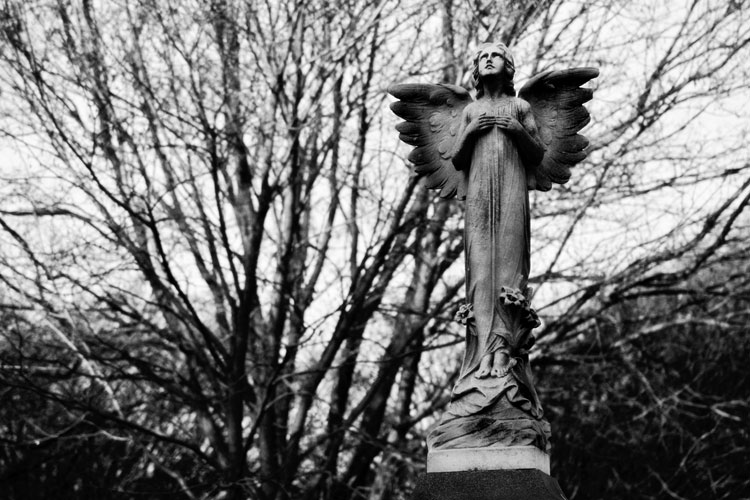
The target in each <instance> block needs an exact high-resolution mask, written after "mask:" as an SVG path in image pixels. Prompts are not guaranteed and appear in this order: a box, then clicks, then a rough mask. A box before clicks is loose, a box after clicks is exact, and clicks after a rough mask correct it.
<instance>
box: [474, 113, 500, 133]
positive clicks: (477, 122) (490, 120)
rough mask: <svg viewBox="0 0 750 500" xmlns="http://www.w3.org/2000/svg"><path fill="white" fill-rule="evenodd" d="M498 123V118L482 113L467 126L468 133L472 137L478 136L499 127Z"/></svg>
mask: <svg viewBox="0 0 750 500" xmlns="http://www.w3.org/2000/svg"><path fill="white" fill-rule="evenodd" d="M496 122H497V118H496V117H494V116H491V115H487V114H485V113H482V114H481V115H479V116H477V117H476V118H474V119H472V120H471V121H470V122H469V124H468V125H467V126H466V131H467V133H469V134H470V135H476V134H478V133H480V132H485V131H487V130H490V129H492V128H493V127H495V126H496V125H497V123H496Z"/></svg>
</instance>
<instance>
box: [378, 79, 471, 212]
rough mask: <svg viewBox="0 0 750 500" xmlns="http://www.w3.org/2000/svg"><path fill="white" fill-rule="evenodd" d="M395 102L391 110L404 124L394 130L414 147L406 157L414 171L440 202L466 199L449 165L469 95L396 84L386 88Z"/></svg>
mask: <svg viewBox="0 0 750 500" xmlns="http://www.w3.org/2000/svg"><path fill="white" fill-rule="evenodd" d="M388 93H390V94H391V95H392V96H393V97H395V98H397V99H399V100H398V101H396V102H394V103H392V104H391V109H392V110H393V112H394V113H396V115H398V116H400V117H401V118H403V119H404V120H406V121H405V122H402V123H399V124H398V125H397V126H396V130H398V131H399V132H400V134H399V138H400V139H401V140H402V141H404V142H405V143H406V144H409V145H411V146H415V147H414V149H413V150H412V152H411V153H410V154H409V161H410V162H412V163H413V164H414V171H415V172H416V173H417V175H419V176H420V177H422V178H423V179H424V182H425V185H426V186H427V187H428V188H430V189H439V190H440V196H441V197H442V198H453V197H456V198H459V199H464V198H466V180H465V174H464V173H463V172H460V171H458V170H456V169H455V168H454V166H453V163H452V162H451V158H450V152H451V149H453V146H454V143H455V141H456V138H457V134H458V130H459V128H460V125H461V117H462V112H463V109H464V107H466V105H467V104H468V103H470V102H471V101H472V98H471V96H470V95H469V92H468V91H466V89H464V88H462V87H458V86H456V85H444V84H438V85H431V84H411V83H406V84H399V85H392V86H391V87H389V88H388Z"/></svg>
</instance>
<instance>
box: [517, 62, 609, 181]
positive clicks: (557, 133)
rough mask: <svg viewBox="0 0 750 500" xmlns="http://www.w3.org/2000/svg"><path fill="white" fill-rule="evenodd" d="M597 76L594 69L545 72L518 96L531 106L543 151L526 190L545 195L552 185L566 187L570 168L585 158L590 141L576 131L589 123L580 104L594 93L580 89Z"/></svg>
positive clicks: (590, 90) (589, 98)
mask: <svg viewBox="0 0 750 500" xmlns="http://www.w3.org/2000/svg"><path fill="white" fill-rule="evenodd" d="M598 75H599V70H598V69H596V68H573V69H566V70H561V71H545V72H544V73H540V74H538V75H536V76H534V77H532V78H531V79H530V80H529V81H528V82H527V83H526V85H524V86H523V88H522V89H521V91H520V92H519V93H518V97H520V98H521V99H523V100H525V101H527V102H528V103H529V104H530V105H531V110H532V113H533V114H534V121H535V122H536V126H537V128H538V129H539V137H540V138H541V140H542V142H543V143H544V146H545V148H546V151H545V153H544V158H543V159H542V161H541V163H540V164H539V165H538V166H537V167H536V169H535V171H534V175H533V178H532V179H530V182H529V188H532V189H538V190H540V191H548V190H549V189H550V188H551V187H552V183H553V182H554V183H557V184H565V183H566V182H567V181H568V179H570V168H571V167H573V166H574V165H575V164H576V163H578V162H580V161H581V160H583V159H584V158H586V155H587V154H588V152H587V151H586V147H587V146H588V145H589V140H588V139H587V138H586V137H584V136H582V135H581V134H579V133H578V131H579V130H581V129H582V128H583V127H585V126H586V124H588V122H589V119H590V118H589V112H588V111H587V110H586V108H584V107H583V103H585V102H587V101H589V100H591V97H592V95H593V94H594V91H593V89H590V88H581V85H583V84H585V83H586V82H588V81H589V80H591V79H592V78H596V77H597V76H598Z"/></svg>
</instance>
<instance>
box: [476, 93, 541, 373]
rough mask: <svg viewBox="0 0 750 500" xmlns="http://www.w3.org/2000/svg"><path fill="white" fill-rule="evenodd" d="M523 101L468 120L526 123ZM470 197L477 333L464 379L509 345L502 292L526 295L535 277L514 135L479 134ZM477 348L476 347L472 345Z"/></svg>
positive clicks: (488, 108)
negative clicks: (492, 118)
mask: <svg viewBox="0 0 750 500" xmlns="http://www.w3.org/2000/svg"><path fill="white" fill-rule="evenodd" d="M521 102H522V101H520V99H517V98H515V97H504V98H501V99H499V100H494V101H490V100H489V99H486V100H482V101H477V102H475V103H473V104H472V105H470V106H471V107H470V108H469V109H468V110H467V116H466V119H467V121H470V120H471V119H473V118H475V116H476V115H478V114H481V113H487V114H494V115H497V116H513V117H515V118H516V119H517V120H518V121H519V122H521V123H523V122H524V116H522V109H521ZM468 170H469V171H468V173H467V174H468V188H467V194H466V215H465V227H464V231H465V235H464V241H465V245H466V249H465V251H466V300H467V302H468V303H470V304H471V305H472V307H473V310H474V319H475V326H476V328H475V329H474V330H475V331H470V332H469V338H468V339H467V344H468V345H467V352H466V357H465V360H464V367H463V370H462V372H463V373H462V375H466V374H468V373H469V372H472V371H474V369H475V368H476V367H477V365H478V364H479V361H480V360H481V358H482V356H483V355H485V354H488V353H491V352H494V351H495V350H496V349H497V348H498V347H499V345H500V344H501V343H502V340H501V337H503V338H505V340H506V342H512V340H513V339H511V338H510V336H511V335H512V333H513V332H509V331H508V328H507V327H506V325H505V323H504V321H502V318H500V317H499V316H498V314H497V311H496V308H495V304H496V301H497V299H498V297H499V296H500V293H501V288H502V287H505V288H515V289H521V290H522V291H523V289H524V288H526V283H527V280H528V277H529V260H530V250H529V248H530V235H529V194H528V188H527V181H526V169H525V168H524V165H523V163H522V162H521V158H520V155H519V153H518V148H517V147H516V145H515V143H514V142H513V141H512V139H511V138H510V137H509V135H508V134H507V133H506V132H505V131H503V130H500V129H499V128H497V127H495V128H493V129H491V130H489V131H487V132H485V133H483V134H481V135H479V136H478V137H477V138H476V140H475V143H474V150H473V153H472V157H471V166H470V167H469V169H468ZM472 344H475V345H472Z"/></svg>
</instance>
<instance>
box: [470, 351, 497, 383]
mask: <svg viewBox="0 0 750 500" xmlns="http://www.w3.org/2000/svg"><path fill="white" fill-rule="evenodd" d="M492 358H493V356H492V353H490V354H485V355H484V357H482V361H480V362H479V369H478V370H477V372H476V373H475V374H474V376H475V377H476V378H485V377H487V376H488V375H489V374H490V370H492V364H493V362H492Z"/></svg>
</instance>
